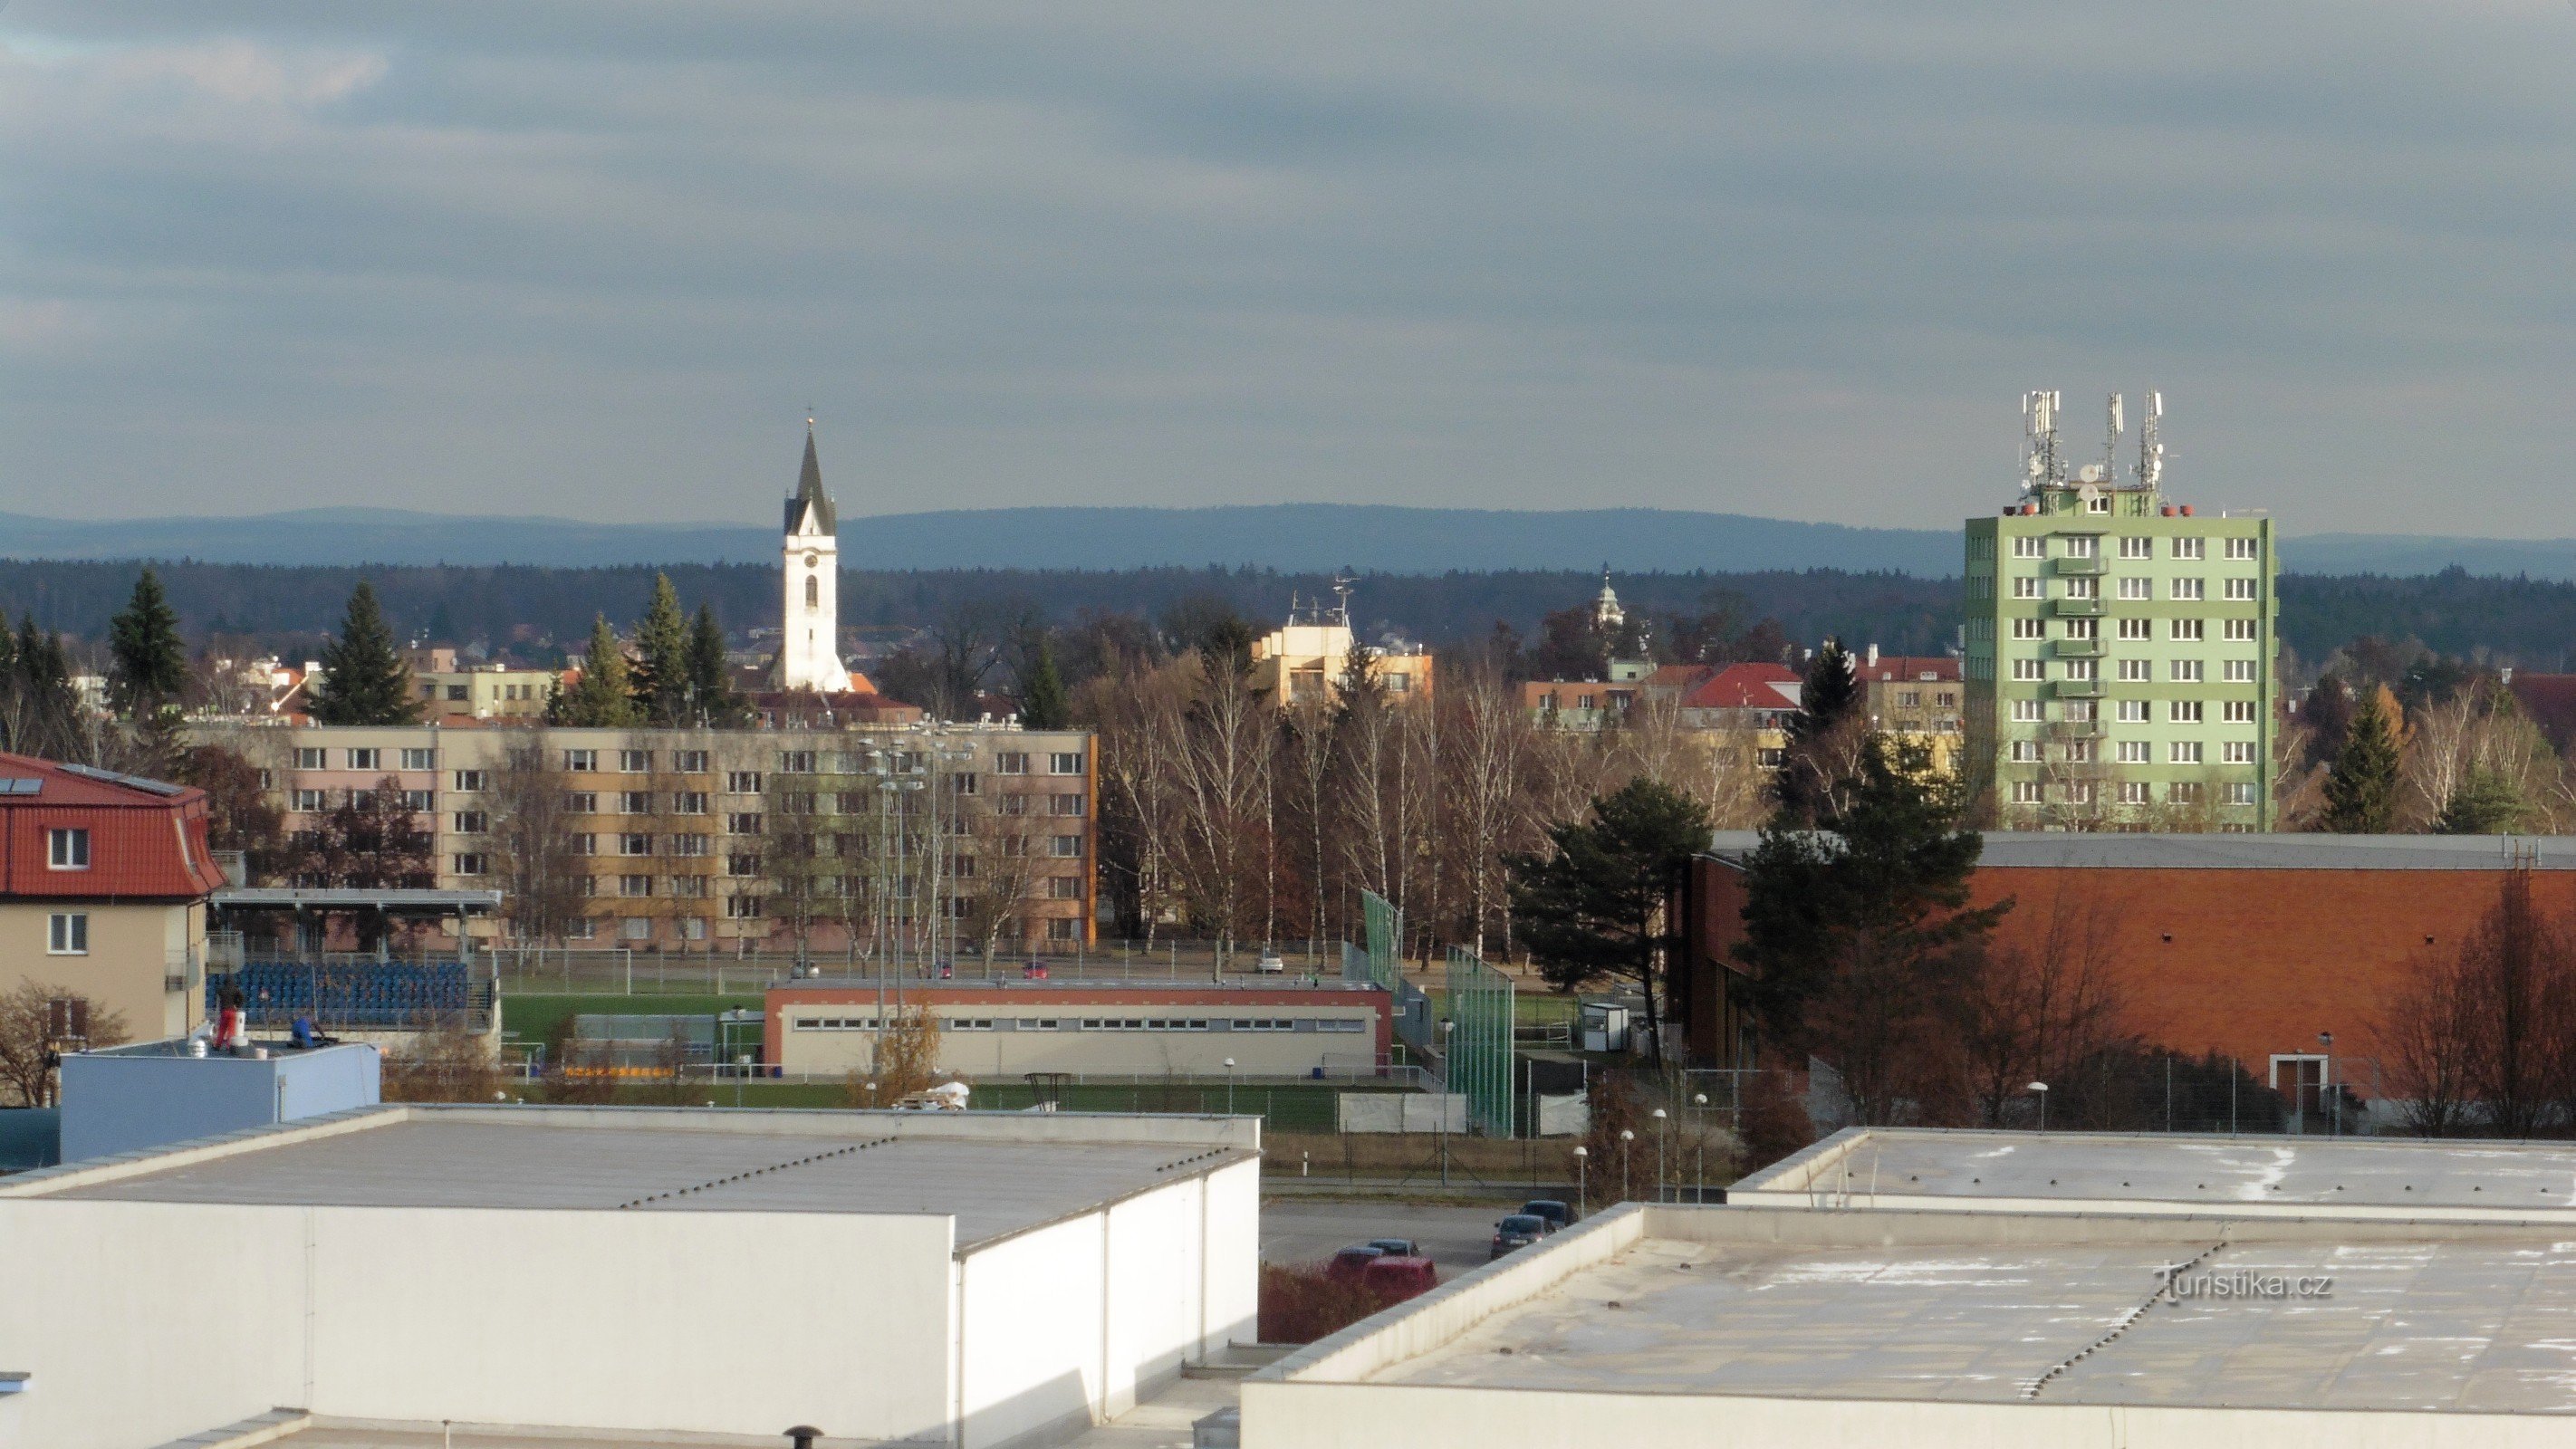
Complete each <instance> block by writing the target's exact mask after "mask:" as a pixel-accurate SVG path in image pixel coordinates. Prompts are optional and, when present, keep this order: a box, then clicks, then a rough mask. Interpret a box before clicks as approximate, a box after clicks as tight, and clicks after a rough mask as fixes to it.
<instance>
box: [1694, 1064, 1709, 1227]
mask: <svg viewBox="0 0 2576 1449" xmlns="http://www.w3.org/2000/svg"><path fill="white" fill-rule="evenodd" d="M1691 1105H1692V1106H1694V1107H1697V1108H1699V1110H1700V1123H1699V1129H1698V1143H1697V1146H1698V1148H1699V1153H1698V1159H1697V1164H1698V1185H1697V1186H1695V1187H1693V1188H1692V1189H1691V1201H1692V1202H1694V1203H1697V1204H1698V1205H1700V1206H1701V1207H1706V1206H1708V1093H1706V1092H1694V1093H1692V1094H1691Z"/></svg>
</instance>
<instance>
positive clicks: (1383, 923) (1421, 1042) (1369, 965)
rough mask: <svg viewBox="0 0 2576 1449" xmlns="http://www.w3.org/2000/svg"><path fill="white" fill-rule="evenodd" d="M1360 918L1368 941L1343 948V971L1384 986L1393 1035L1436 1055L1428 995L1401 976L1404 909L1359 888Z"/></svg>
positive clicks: (1402, 967)
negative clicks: (1360, 944)
mask: <svg viewBox="0 0 2576 1449" xmlns="http://www.w3.org/2000/svg"><path fill="white" fill-rule="evenodd" d="M1360 922H1361V926H1362V929H1363V931H1364V932H1365V934H1366V936H1367V940H1368V944H1367V945H1366V946H1365V947H1363V948H1362V949H1361V950H1359V951H1358V952H1356V953H1354V952H1352V950H1351V948H1350V947H1349V946H1348V945H1345V946H1344V947H1343V948H1342V950H1343V953H1344V954H1343V963H1344V964H1343V974H1344V975H1345V976H1350V975H1353V974H1354V972H1355V971H1356V974H1357V975H1358V977H1359V978H1360V979H1363V980H1368V981H1374V982H1376V983H1377V984H1378V985H1380V986H1383V987H1385V988H1386V992H1387V997H1388V1000H1389V1008H1390V1010H1391V1011H1392V1012H1393V1013H1394V1027H1395V1034H1396V1037H1397V1038H1398V1039H1399V1040H1401V1041H1402V1042H1403V1043H1404V1044H1405V1045H1407V1046H1409V1047H1411V1048H1413V1049H1414V1050H1415V1051H1417V1052H1423V1053H1427V1054H1432V1055H1435V1056H1436V1055H1437V1054H1438V1053H1439V1051H1440V1047H1439V1044H1438V1043H1437V1042H1436V1041H1434V1040H1433V1036H1434V1033H1435V1032H1436V1030H1437V1028H1435V1027H1434V1026H1433V1025H1432V1012H1431V998H1430V997H1429V996H1428V995H1426V994H1425V993H1424V992H1423V990H1422V988H1421V987H1419V986H1416V985H1414V984H1413V983H1412V982H1410V981H1407V980H1405V979H1404V912H1403V911H1401V910H1398V909H1397V908H1396V907H1395V906H1394V905H1392V904H1390V903H1389V902H1388V901H1387V899H1386V898H1385V897H1384V896H1381V895H1379V894H1378V893H1377V892H1375V891H1362V892H1360Z"/></svg>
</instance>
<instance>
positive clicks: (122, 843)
mask: <svg viewBox="0 0 2576 1449" xmlns="http://www.w3.org/2000/svg"><path fill="white" fill-rule="evenodd" d="M223 883H224V875H223V871H222V869H221V868H220V867H218V866H217V865H216V864H215V861H214V857H213V854H212V853H211V852H210V851H209V850H208V849H207V847H206V796H205V792H203V791H201V790H196V789H192V788H190V787H187V786H183V785H167V784H163V783H161V782H160V781H157V780H142V779H136V778H134V777H132V776H129V775H117V774H110V773H108V772H106V771H103V770H91V769H87V768H85V767H83V766H80V765H60V764H56V763H54V762H53V761H51V760H40V759H36V758H33V757H31V756H27V755H0V943H5V947H0V993H5V992H9V991H14V990H16V989H17V988H18V987H19V985H20V984H21V983H24V982H29V981H33V982H36V983H37V984H38V985H40V986H42V987H44V988H46V989H47V990H49V991H50V990H56V989H59V990H61V991H63V992H65V993H67V994H70V993H76V994H78V995H81V996H86V997H88V998H89V999H90V1000H91V1001H92V1002H94V1003H96V1004H97V1005H98V1006H100V1007H102V1008H105V1009H106V1010H110V1011H113V1012H115V1013H117V1014H118V1015H119V1016H121V1017H123V1018H124V1021H125V1029H126V1031H127V1033H128V1034H129V1035H131V1036H133V1037H135V1038H138V1039H141V1040H146V1041H149V1040H153V1039H155V1038H159V1037H166V1036H182V1035H185V1034H186V1033H187V1032H188V1031H189V1030H190V1029H191V1028H192V1027H194V1026H195V1025H196V1023H197V1022H198V1021H199V1020H200V1019H201V1018H202V1017H203V1015H204V1012H203V1008H202V1006H201V1004H200V1002H199V995H200V989H201V987H202V984H203V982H204V972H205V946H206V898H207V897H208V896H209V895H211V894H212V893H213V892H214V891H215V889H216V888H217V887H219V886H221V885H223Z"/></svg>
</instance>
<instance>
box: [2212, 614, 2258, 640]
mask: <svg viewBox="0 0 2576 1449" xmlns="http://www.w3.org/2000/svg"><path fill="white" fill-rule="evenodd" d="M2257 622H2258V621H2256V620H2253V619H2229V620H2227V621H2226V623H2225V624H2224V626H2223V627H2222V629H2221V630H2220V633H2219V637H2220V638H2222V639H2225V640H2226V641H2227V642H2229V643H2230V644H2250V643H2252V642H2254V630H2255V627H2256V624H2257Z"/></svg>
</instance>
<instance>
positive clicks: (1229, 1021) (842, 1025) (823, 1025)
mask: <svg viewBox="0 0 2576 1449" xmlns="http://www.w3.org/2000/svg"><path fill="white" fill-rule="evenodd" d="M997 1022H1001V1023H1008V1025H1007V1026H997V1025H996V1023H997ZM1369 1025H1370V1023H1369V1022H1367V1021H1365V1020H1363V1019H1361V1018H1359V1017H1343V1016H1325V1017H1303V1018H1299V1017H1285V1016H1237V1017H1204V1016H1018V1017H991V1016H942V1017H941V1018H940V1019H939V1027H940V1030H942V1031H996V1030H1017V1031H1229V1032H1231V1031H1249V1032H1265V1031H1266V1032H1282V1031H1284V1032H1294V1031H1330V1032H1363V1031H1367V1030H1368V1029H1369ZM790 1029H792V1030H795V1031H874V1030H876V1029H877V1018H876V1016H875V1014H874V1013H869V1014H867V1015H864V1016H799V1017H795V1018H793V1019H792V1020H791V1022H790Z"/></svg>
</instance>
